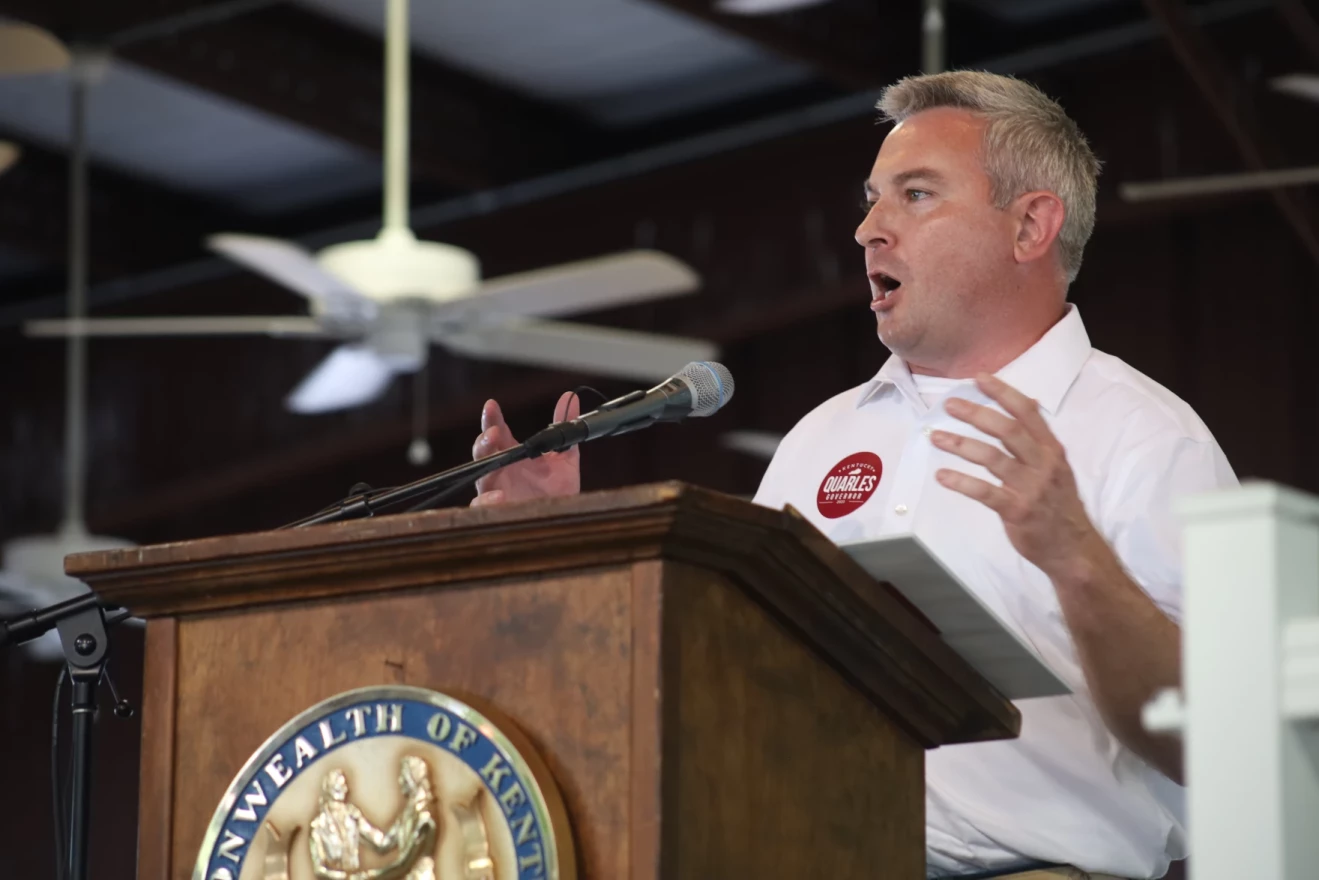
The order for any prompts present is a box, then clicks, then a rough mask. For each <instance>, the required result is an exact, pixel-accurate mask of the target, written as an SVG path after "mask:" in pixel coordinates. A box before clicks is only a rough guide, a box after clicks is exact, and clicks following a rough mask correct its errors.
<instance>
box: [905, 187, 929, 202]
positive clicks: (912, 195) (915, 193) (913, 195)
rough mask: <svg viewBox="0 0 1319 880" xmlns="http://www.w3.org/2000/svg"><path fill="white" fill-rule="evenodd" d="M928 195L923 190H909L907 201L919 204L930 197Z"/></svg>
mask: <svg viewBox="0 0 1319 880" xmlns="http://www.w3.org/2000/svg"><path fill="white" fill-rule="evenodd" d="M928 195H929V193H928V192H926V191H925V190H923V189H909V190H907V200H908V201H912V202H919V201H921V200H922V199H924V198H925V197H926V196H928Z"/></svg>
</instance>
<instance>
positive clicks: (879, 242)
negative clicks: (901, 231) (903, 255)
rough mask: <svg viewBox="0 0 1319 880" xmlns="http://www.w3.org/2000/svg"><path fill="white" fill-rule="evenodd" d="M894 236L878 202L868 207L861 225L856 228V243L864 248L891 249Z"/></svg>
mask: <svg viewBox="0 0 1319 880" xmlns="http://www.w3.org/2000/svg"><path fill="white" fill-rule="evenodd" d="M895 240H896V236H895V235H894V233H893V228H892V226H891V225H890V224H889V223H888V222H887V221H886V220H885V211H884V209H883V207H882V206H881V205H880V203H879V202H876V203H875V204H873V205H871V206H870V210H869V211H868V212H867V213H866V216H865V218H864V219H863V220H862V221H861V225H860V226H858V227H857V228H856V243H857V244H859V245H861V247H864V248H870V247H877V248H887V247H892V246H893V242H894V241H895Z"/></svg>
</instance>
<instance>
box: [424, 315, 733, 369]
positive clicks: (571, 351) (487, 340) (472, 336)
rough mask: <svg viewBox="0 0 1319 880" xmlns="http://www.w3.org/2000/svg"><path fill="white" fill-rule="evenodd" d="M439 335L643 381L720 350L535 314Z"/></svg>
mask: <svg viewBox="0 0 1319 880" xmlns="http://www.w3.org/2000/svg"><path fill="white" fill-rule="evenodd" d="M437 341H438V342H439V343H440V344H442V345H444V346H445V347H446V348H448V349H449V350H451V351H453V352H454V353H456V354H461V355H466V356H468V357H473V358H481V359H484V360H493V361H505V362H508V363H515V364H528V365H532V366H539V367H548V368H551V369H565V370H577V371H580V372H584V373H592V374H596V375H601V376H617V377H618V378H620V379H638V380H642V381H645V380H649V379H655V380H659V379H667V378H668V377H669V376H671V375H673V374H674V373H675V372H676V371H677V370H680V369H681V368H682V367H683V366H685V365H686V364H688V363H691V362H692V361H705V360H710V359H712V358H713V357H715V355H716V354H718V348H717V346H715V344H714V343H712V342H706V341H705V340H702V339H690V338H687V337H682V336H660V335H658V334H654V333H638V332H636V331H633V330H617V329H611V328H607V327H595V326H591V325H587V324H569V323H564V322H562V321H542V320H538V319H535V318H512V317H510V318H506V319H500V320H499V323H497V324H493V325H491V326H486V327H478V328H476V329H473V330H468V331H464V332H462V333H457V334H454V335H452V336H441V337H440V338H439V339H438V340H437Z"/></svg>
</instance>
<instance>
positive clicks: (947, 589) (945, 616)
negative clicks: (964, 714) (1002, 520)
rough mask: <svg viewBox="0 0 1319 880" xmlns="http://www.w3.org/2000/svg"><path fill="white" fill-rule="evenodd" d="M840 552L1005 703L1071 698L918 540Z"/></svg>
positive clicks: (885, 541)
mask: <svg viewBox="0 0 1319 880" xmlns="http://www.w3.org/2000/svg"><path fill="white" fill-rule="evenodd" d="M839 546H840V547H842V549H843V550H844V551H846V552H847V554H848V555H849V556H851V557H852V558H853V559H855V560H856V561H857V562H858V563H860V564H861V566H862V567H863V568H864V569H865V570H866V571H867V572H869V573H870V575H871V576H872V577H874V578H875V579H876V580H882V581H888V582H889V583H891V584H892V585H893V586H894V587H896V588H897V590H898V592H899V593H901V594H902V595H903V596H904V597H906V599H907V601H909V602H911V604H913V605H915V606H916V607H917V608H918V609H920V612H921V613H922V614H924V615H925V616H926V617H928V618H929V619H930V622H931V623H933V624H934V625H935V626H936V627H937V628H938V629H939V634H940V635H941V636H942V637H943V640H944V641H945V642H947V643H948V646H949V647H950V648H952V649H953V650H954V651H956V652H957V653H958V654H959V655H961V657H962V659H963V660H965V661H966V662H968V663H970V664H971V666H972V668H974V669H975V670H976V671H977V672H979V673H980V674H981V675H983V676H984V677H985V679H986V680H988V681H989V683H990V684H992V685H994V687H996V688H998V690H999V692H1000V693H1002V694H1003V696H1005V697H1007V698H1008V699H1009V700H1025V699H1029V698H1031V697H1055V696H1059V695H1062V694H1069V693H1071V692H1072V691H1071V688H1069V687H1068V686H1067V685H1065V684H1063V683H1062V681H1061V680H1060V679H1059V678H1058V676H1056V675H1054V674H1053V672H1052V671H1051V670H1050V669H1049V667H1047V666H1045V665H1044V664H1043V663H1042V662H1040V660H1039V659H1038V658H1037V657H1036V656H1035V655H1034V654H1032V653H1031V650H1030V649H1029V648H1027V647H1026V645H1025V643H1024V642H1022V641H1021V639H1019V638H1018V637H1017V634H1016V633H1014V632H1013V631H1012V630H1010V629H1008V627H1007V626H1006V625H1005V624H1004V623H1003V621H1002V620H1001V619H1000V618H999V617H998V615H996V614H995V613H994V612H993V611H991V610H990V609H989V607H988V606H986V605H985V603H983V602H981V601H980V598H979V597H978V596H976V594H975V593H973V592H972V591H971V590H970V589H969V588H968V587H967V586H966V584H964V583H962V582H961V581H960V580H959V579H958V578H957V576H956V575H954V574H953V573H952V572H951V571H949V570H948V569H947V568H945V567H944V565H943V563H942V562H940V561H939V559H938V558H937V557H936V556H935V555H934V554H933V553H931V552H930V550H929V548H928V547H926V546H925V545H924V544H923V543H921V540H920V538H917V537H916V536H915V535H910V534H908V535H893V536H890V537H886V538H876V539H873V540H869V541H856V542H854V543H848V544H840V545H839Z"/></svg>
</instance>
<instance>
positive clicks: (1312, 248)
mask: <svg viewBox="0 0 1319 880" xmlns="http://www.w3.org/2000/svg"><path fill="white" fill-rule="evenodd" d="M1145 6H1146V8H1147V9H1148V10H1149V12H1150V15H1152V16H1153V17H1154V20H1155V21H1157V22H1158V23H1159V25H1160V27H1161V28H1162V29H1163V32H1164V35H1165V36H1166V37H1167V38H1168V41H1169V43H1170V44H1171V46H1172V49H1173V52H1174V54H1175V55H1176V56H1177V58H1178V60H1179V61H1180V62H1181V64H1182V67H1183V68H1184V69H1185V71H1186V73H1187V74H1188V75H1189V76H1190V78H1191V79H1192V80H1193V81H1194V82H1195V84H1196V86H1197V87H1198V89H1199V91H1200V94H1201V96H1202V97H1203V98H1204V99H1205V101H1206V102H1207V103H1208V104H1209V106H1210V108H1211V109H1212V110H1213V112H1214V115H1215V116H1217V117H1218V120H1219V122H1220V123H1221V124H1222V125H1223V127H1224V128H1226V129H1227V133H1228V135H1229V136H1230V137H1231V139H1232V142H1233V144H1234V145H1235V147H1236V150H1237V152H1238V153H1239V154H1240V156H1241V159H1242V161H1244V162H1245V164H1246V167H1247V168H1249V169H1250V170H1252V171H1264V170H1268V169H1271V168H1281V167H1285V165H1286V162H1285V161H1284V160H1283V157H1282V155H1281V151H1280V150H1279V149H1278V147H1277V146H1276V145H1275V144H1274V142H1273V141H1272V140H1271V139H1270V137H1269V136H1268V135H1267V134H1266V133H1265V132H1264V131H1263V130H1262V128H1261V125H1260V123H1259V121H1258V120H1257V119H1255V118H1254V115H1253V113H1252V109H1251V102H1250V100H1249V96H1250V92H1249V90H1248V89H1247V88H1246V86H1245V85H1244V84H1242V83H1240V82H1238V81H1237V79H1236V78H1235V77H1234V76H1233V75H1232V74H1231V73H1230V72H1229V70H1228V68H1227V65H1226V64H1225V63H1224V61H1223V59H1222V57H1221V56H1220V55H1219V53H1218V51H1217V50H1216V49H1215V48H1214V46H1213V45H1212V44H1211V43H1210V41H1209V39H1208V38H1207V37H1206V36H1205V34H1204V32H1203V31H1202V30H1200V28H1198V27H1197V26H1196V25H1195V22H1194V21H1193V20H1192V19H1191V16H1190V13H1189V11H1188V10H1187V8H1186V5H1185V4H1184V3H1183V2H1182V0H1145ZM1270 193H1271V195H1272V198H1273V201H1274V203H1275V204H1276V205H1277V206H1278V209H1279V210H1280V211H1282V213H1283V216H1285V217H1286V218H1287V222H1288V223H1289V224H1290V225H1291V227H1292V229H1293V230H1294V231H1295V233H1296V235H1297V237H1298V238H1300V240H1301V242H1302V244H1304V246H1305V248H1306V250H1307V251H1309V253H1310V255H1311V256H1312V257H1313V258H1314V259H1315V261H1316V262H1319V220H1317V219H1316V216H1315V212H1314V211H1313V210H1312V208H1311V205H1310V202H1309V201H1308V200H1307V199H1306V198H1305V195H1304V194H1303V193H1302V192H1301V191H1300V190H1297V189H1286V188H1277V189H1273V190H1271V191H1270Z"/></svg>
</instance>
